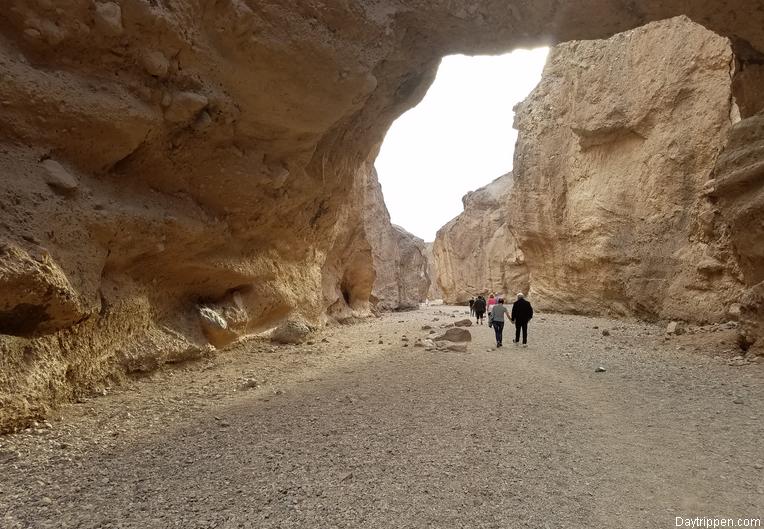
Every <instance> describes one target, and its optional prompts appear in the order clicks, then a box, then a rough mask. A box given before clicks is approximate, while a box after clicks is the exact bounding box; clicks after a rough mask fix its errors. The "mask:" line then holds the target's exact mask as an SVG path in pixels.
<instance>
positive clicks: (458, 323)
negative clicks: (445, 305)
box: [454, 318, 472, 327]
mask: <svg viewBox="0 0 764 529" xmlns="http://www.w3.org/2000/svg"><path fill="white" fill-rule="evenodd" d="M454 325H455V326H457V327H472V320H471V319H469V318H465V319H463V320H459V321H455V322H454Z"/></svg>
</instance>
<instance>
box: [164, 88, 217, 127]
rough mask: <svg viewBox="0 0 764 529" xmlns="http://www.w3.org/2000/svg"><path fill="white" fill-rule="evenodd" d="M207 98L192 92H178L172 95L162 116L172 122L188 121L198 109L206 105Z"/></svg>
mask: <svg viewBox="0 0 764 529" xmlns="http://www.w3.org/2000/svg"><path fill="white" fill-rule="evenodd" d="M208 102H209V101H208V99H207V97H206V96H204V95H202V94H197V93H194V92H178V93H176V94H175V95H173V96H172V99H171V101H170V105H169V106H168V107H167V110H165V112H164V117H165V119H166V120H167V121H170V122H172V123H183V122H185V121H190V120H191V119H192V118H193V117H194V116H196V115H197V114H198V113H199V111H201V110H202V109H203V108H204V107H206V106H207V103H208Z"/></svg>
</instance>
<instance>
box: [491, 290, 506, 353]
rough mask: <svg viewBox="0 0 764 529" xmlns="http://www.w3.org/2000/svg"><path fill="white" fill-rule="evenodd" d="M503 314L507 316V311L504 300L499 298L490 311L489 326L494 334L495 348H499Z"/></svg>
mask: <svg viewBox="0 0 764 529" xmlns="http://www.w3.org/2000/svg"><path fill="white" fill-rule="evenodd" d="M505 314H507V315H509V309H507V307H505V306H504V298H499V300H498V302H497V303H496V304H495V305H494V306H493V308H492V309H491V326H492V327H493V332H495V333H496V347H501V341H502V337H503V336H502V335H503V334H504V315H505Z"/></svg>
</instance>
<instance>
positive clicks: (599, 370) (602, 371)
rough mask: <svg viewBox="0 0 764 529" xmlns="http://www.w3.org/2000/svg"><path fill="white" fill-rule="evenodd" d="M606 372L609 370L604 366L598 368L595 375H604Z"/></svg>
mask: <svg viewBox="0 0 764 529" xmlns="http://www.w3.org/2000/svg"><path fill="white" fill-rule="evenodd" d="M605 371H607V369H605V368H604V367H602V366H599V367H597V369H595V370H594V372H595V373H604V372H605Z"/></svg>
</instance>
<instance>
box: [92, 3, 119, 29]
mask: <svg viewBox="0 0 764 529" xmlns="http://www.w3.org/2000/svg"><path fill="white" fill-rule="evenodd" d="M95 27H96V29H97V30H98V31H99V32H101V33H103V34H104V35H106V36H108V37H117V36H119V35H121V34H122V32H123V31H124V28H123V27H122V8H121V7H119V5H117V4H115V3H114V2H103V3H101V2H98V3H96V5H95Z"/></svg>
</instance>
